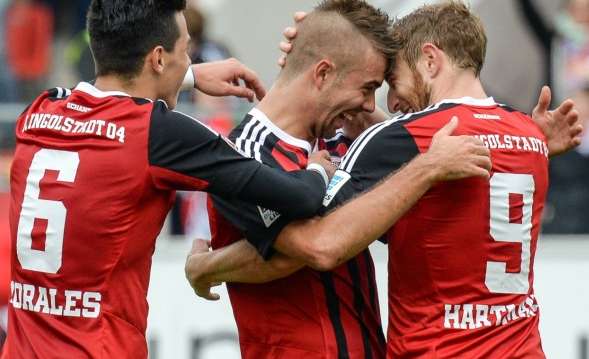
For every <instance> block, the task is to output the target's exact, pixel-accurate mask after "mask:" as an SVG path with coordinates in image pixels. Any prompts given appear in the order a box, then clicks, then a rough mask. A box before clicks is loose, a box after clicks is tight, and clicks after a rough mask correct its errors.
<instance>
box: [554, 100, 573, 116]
mask: <svg viewBox="0 0 589 359" xmlns="http://www.w3.org/2000/svg"><path fill="white" fill-rule="evenodd" d="M574 107H575V102H574V101H573V100H571V99H567V100H565V101H564V102H563V103H561V104H560V106H558V108H557V109H556V111H558V112H559V113H560V114H562V115H563V116H566V115H568V114H569V112H571V110H572V109H573V108H574Z"/></svg>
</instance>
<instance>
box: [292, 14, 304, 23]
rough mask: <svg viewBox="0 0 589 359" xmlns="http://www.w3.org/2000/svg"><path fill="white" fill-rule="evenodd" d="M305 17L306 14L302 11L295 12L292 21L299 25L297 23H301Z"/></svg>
mask: <svg viewBox="0 0 589 359" xmlns="http://www.w3.org/2000/svg"><path fill="white" fill-rule="evenodd" d="M306 16H307V13H306V12H304V11H297V12H295V14H294V21H295V22H296V23H299V22H301V21H303V20H304V19H305V17H306Z"/></svg>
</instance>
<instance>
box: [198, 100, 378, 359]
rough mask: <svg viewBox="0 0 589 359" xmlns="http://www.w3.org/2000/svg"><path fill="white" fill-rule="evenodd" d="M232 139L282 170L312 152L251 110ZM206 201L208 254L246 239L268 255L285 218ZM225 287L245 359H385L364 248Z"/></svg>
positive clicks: (247, 207) (341, 140)
mask: <svg viewBox="0 0 589 359" xmlns="http://www.w3.org/2000/svg"><path fill="white" fill-rule="evenodd" d="M230 138H231V139H232V140H234V142H235V143H236V145H237V146H238V148H239V149H240V150H242V152H244V153H245V154H246V155H249V156H252V157H254V158H256V159H258V160H259V161H262V162H264V163H266V164H268V165H271V166H273V167H276V168H280V169H283V170H285V171H292V170H296V169H300V168H305V167H306V165H307V157H308V155H309V152H310V151H311V150H312V149H311V146H310V145H309V143H308V142H306V141H303V140H300V139H297V138H294V137H292V136H290V135H288V134H287V133H285V132H284V131H282V130H281V129H280V128H278V127H276V125H274V124H273V123H272V122H271V121H270V120H269V119H268V118H267V117H266V116H265V115H264V114H263V113H262V112H261V111H259V110H257V109H253V110H252V111H251V112H250V113H249V114H248V115H247V116H246V118H245V120H244V121H243V122H242V123H241V124H240V125H239V126H238V127H237V128H236V129H235V130H234V131H233V132H232V134H231V135H230ZM346 141H347V140H345V139H344V138H343V137H341V136H338V137H336V138H334V139H333V140H328V141H326V143H325V141H324V145H325V146H326V147H330V148H333V149H338V148H339V150H340V151H341V150H345V146H346V145H345V143H346ZM336 142H337V143H336ZM338 144H341V146H340V145H338ZM322 146H323V145H322ZM334 154H335V155H341V153H339V154H338V153H336V152H334ZM268 190H269V191H272V192H274V191H275V189H273V188H269V189H268ZM212 197H213V200H212V201H209V218H210V221H211V234H212V245H213V247H214V248H219V247H223V246H226V245H229V244H231V243H233V242H236V241H239V240H241V239H243V238H244V237H246V238H247V239H248V240H249V241H250V242H251V243H252V244H253V245H254V246H255V247H256V248H257V249H258V250H259V252H260V254H261V255H262V256H263V257H265V258H268V257H269V256H271V255H272V253H273V248H272V244H273V243H274V240H275V238H276V236H277V235H278V233H280V230H281V229H282V228H283V227H284V226H285V225H286V224H288V222H289V221H290V220H291V219H289V218H288V216H285V215H283V214H282V213H278V212H275V211H270V210H267V209H264V208H261V207H256V206H250V205H245V204H240V203H237V202H235V201H224V200H222V199H220V198H218V197H217V196H212ZM227 289H228V292H229V297H230V300H231V305H232V307H233V314H234V316H235V321H236V323H237V328H238V332H239V342H240V347H241V354H242V357H243V358H246V359H250V358H251V359H258V358H293V359H295V358H296V359H298V358H308V359H311V358H317V359H319V358H384V355H385V338H384V335H383V333H382V328H381V321H380V314H379V306H378V297H377V295H376V286H375V279H374V264H373V262H372V258H371V256H370V253H369V252H368V250H366V251H364V252H363V253H361V254H360V255H358V256H357V257H356V258H353V259H351V260H350V261H348V262H347V263H345V264H343V265H341V266H340V267H338V268H336V269H335V270H333V271H331V272H317V271H314V270H312V269H310V268H307V267H306V268H303V269H301V270H299V271H298V272H296V273H294V274H292V275H290V276H288V277H285V278H282V279H279V280H275V281H272V282H269V283H264V284H242V283H228V284H227Z"/></svg>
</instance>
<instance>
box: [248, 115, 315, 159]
mask: <svg viewBox="0 0 589 359" xmlns="http://www.w3.org/2000/svg"><path fill="white" fill-rule="evenodd" d="M249 114H250V115H251V116H252V117H253V118H255V119H256V120H258V121H260V122H261V123H263V124H264V126H266V127H267V128H268V129H269V130H270V131H272V133H273V134H275V135H276V137H278V138H280V139H281V140H282V141H284V142H286V143H288V144H290V145H293V146H296V147H300V148H303V149H305V150H307V152H308V153H311V152H312V150H313V148H312V147H311V144H310V143H309V142H307V141H305V140H302V139H300V138H296V137H294V136H291V135H289V134H288V133H286V132H284V130H282V129H281V128H280V127H278V126H276V125H275V124H274V123H273V122H272V121H270V119H269V118H268V117H267V116H266V114H264V113H263V112H262V111H260V110H259V109H257V108H255V107H254V108H252V109H251V110H250V112H249ZM244 132H245V130H244Z"/></svg>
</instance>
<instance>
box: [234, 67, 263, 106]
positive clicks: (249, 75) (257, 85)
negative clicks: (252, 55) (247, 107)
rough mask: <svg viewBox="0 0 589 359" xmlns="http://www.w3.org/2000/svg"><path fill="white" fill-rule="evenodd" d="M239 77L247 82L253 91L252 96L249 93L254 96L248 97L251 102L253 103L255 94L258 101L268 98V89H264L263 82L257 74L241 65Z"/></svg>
mask: <svg viewBox="0 0 589 359" xmlns="http://www.w3.org/2000/svg"><path fill="white" fill-rule="evenodd" d="M238 77H239V78H241V79H242V80H243V81H244V82H245V84H246V86H247V87H248V88H249V89H251V91H253V94H251V92H250V91H248V94H251V95H252V96H251V97H250V96H248V97H247V98H248V99H249V100H250V102H251V101H253V95H254V94H255V96H256V98H257V99H258V100H262V99H263V98H264V96H266V89H265V88H264V85H263V84H262V81H261V80H260V78H259V77H258V75H257V74H256V73H255V72H253V71H252V70H250V69H249V68H247V67H246V66H244V65H241V71H240V72H238Z"/></svg>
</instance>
